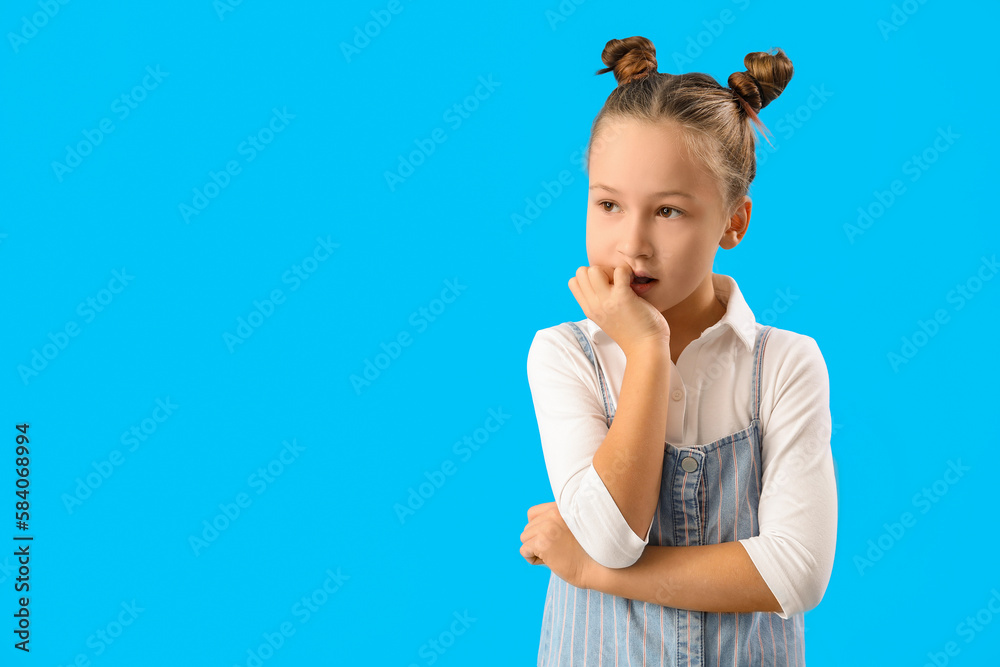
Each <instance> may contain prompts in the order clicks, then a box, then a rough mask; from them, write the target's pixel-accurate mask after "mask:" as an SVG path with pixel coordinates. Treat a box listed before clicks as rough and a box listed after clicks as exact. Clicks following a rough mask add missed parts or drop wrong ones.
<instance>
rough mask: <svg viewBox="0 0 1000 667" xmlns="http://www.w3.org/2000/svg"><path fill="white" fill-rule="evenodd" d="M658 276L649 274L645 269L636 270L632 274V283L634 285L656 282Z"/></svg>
mask: <svg viewBox="0 0 1000 667" xmlns="http://www.w3.org/2000/svg"><path fill="white" fill-rule="evenodd" d="M655 280H656V278H654V277H652V276H650V275H648V274H647V273H646V272H645V271H636V272H634V273H633V274H632V284H633V285H646V284H648V283H651V282H654V281H655Z"/></svg>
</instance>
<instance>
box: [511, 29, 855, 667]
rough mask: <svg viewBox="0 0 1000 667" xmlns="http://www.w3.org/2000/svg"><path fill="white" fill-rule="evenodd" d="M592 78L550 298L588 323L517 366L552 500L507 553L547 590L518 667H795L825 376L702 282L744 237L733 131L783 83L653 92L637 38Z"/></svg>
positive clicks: (812, 346)
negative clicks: (596, 91)
mask: <svg viewBox="0 0 1000 667" xmlns="http://www.w3.org/2000/svg"><path fill="white" fill-rule="evenodd" d="M602 60H603V61H604V63H605V65H607V68H605V69H602V70H598V72H597V73H598V74H602V73H604V72H608V71H613V72H614V76H615V79H616V80H617V81H618V87H617V88H616V89H615V90H614V91H613V92H612V93H611V95H610V96H609V97H608V99H607V101H606V102H605V104H604V108H603V109H601V111H600V113H599V114H598V115H597V118H596V119H595V120H594V124H593V127H592V130H591V140H590V143H589V145H588V149H587V172H588V176H589V181H590V191H589V201H588V207H587V258H588V261H589V262H590V264H591V266H582V267H580V268H579V269H578V270H577V271H576V275H575V276H574V277H573V278H571V279H570V280H569V289H570V291H571V292H572V293H573V296H574V298H575V299H576V300H577V302H578V303H579V304H580V307H581V308H582V309H583V312H584V314H585V315H586V316H587V317H586V319H584V320H581V321H578V322H567V323H564V324H561V325H558V326H553V327H549V328H546V329H542V330H540V331H538V332H537V333H536V334H535V337H534V339H533V340H532V343H531V347H530V349H529V351H528V381H529V385H530V388H531V395H532V400H533V402H534V406H535V413H536V417H537V419H538V430H539V435H540V436H541V441H542V450H543V453H544V459H545V465H546V468H547V470H548V475H549V481H550V482H551V484H552V492H553V496H554V498H555V499H556V500H555V502H549V503H542V504H540V505H535V506H533V507H532V508H531V509H529V510H528V524H527V526H526V527H525V529H524V532H523V533H521V541H522V543H523V544H522V546H521V555H522V556H524V558H526V559H527V560H528V561H529V562H530V563H534V564H544V565H546V566H547V567H548V568H549V569H550V570H551V575H550V578H549V586H548V593H547V595H546V599H545V607H544V611H543V613H542V629H541V644H540V646H539V651H538V664H539V665H584V664H589V665H601V664H605V663H606V664H608V665H612V664H619V661H620V662H621V664H623V665H624V664H633V665H651V664H669V665H691V666H695V665H697V666H701V665H706V666H714V665H722V664H725V665H755V666H756V665H777V664H781V665H804V664H805V648H804V642H803V639H804V637H803V630H804V627H803V614H804V612H806V611H808V610H809V609H812V608H813V607H815V606H816V605H817V604H819V601H820V599H821V598H822V597H823V593H824V592H825V590H826V586H827V583H828V582H829V578H830V573H831V570H832V568H833V555H834V549H835V543H836V526H837V489H836V480H835V476H834V467H833V457H832V454H831V450H830V435H831V419H830V409H829V377H828V375H827V368H826V364H825V361H824V359H823V355H822V354H821V352H820V350H819V347H818V346H817V344H816V341H815V340H814V339H813V338H811V337H809V336H807V335H804V334H799V333H795V332H792V331H788V330H785V329H779V328H776V327H771V326H766V325H762V324H760V323H758V322H757V321H756V320H755V318H754V315H753V313H752V311H751V310H750V308H749V307H748V306H747V304H746V302H745V301H744V299H743V296H742V294H741V293H740V290H739V288H738V287H737V284H736V281H735V280H734V279H733V278H732V277H731V276H726V275H722V274H717V273H713V272H712V266H713V260H714V258H715V252H716V250H717V249H718V248H720V247H721V248H725V249H727V250H728V249H731V248H734V247H736V245H738V244H739V242H740V240H741V239H742V238H743V236H744V235H745V234H746V231H747V226H748V224H749V222H750V210H751V200H750V198H749V197H748V196H747V191H748V189H749V186H750V183H751V182H752V181H753V179H754V176H755V171H756V168H755V153H754V150H755V135H754V131H753V127H752V125H751V123H753V124H755V125H757V127H760V128H763V125H762V124H761V122H760V120H759V119H758V117H757V112H758V111H759V110H760V109H761V108H763V107H765V106H767V104H768V103H769V102H771V101H772V100H774V99H775V98H776V97H777V96H778V95H779V94H780V93H781V92H782V90H783V89H784V88H785V86H786V85H787V84H788V82H789V80H790V79H791V77H792V63H791V61H790V60H789V59H788V57H787V56H786V55H785V53H784V52H783V51H781V50H780V49H776V50H775V52H773V53H763V52H758V53H750V54H749V55H747V56H746V58H745V59H744V65H745V66H746V68H747V69H746V71H744V72H736V73H734V74H732V75H731V76H730V77H729V80H728V83H729V87H728V88H724V87H722V86H721V85H719V84H718V82H716V81H715V80H714V79H713V78H712V77H710V76H708V75H706V74H701V73H689V74H682V75H671V74H666V73H659V72H657V71H656V51H655V49H654V48H653V45H652V43H651V42H650V41H649V40H648V39H646V38H644V37H629V38H628V39H624V40H618V39H612V40H611V41H609V42H608V43H607V46H606V47H605V49H604V52H603V54H602ZM778 295H779V298H782V297H784V298H785V299H786V308H787V303H788V298H789V297H788V296H787V290H778ZM776 310H777V309H776ZM765 349H766V351H767V354H766V355H765Z"/></svg>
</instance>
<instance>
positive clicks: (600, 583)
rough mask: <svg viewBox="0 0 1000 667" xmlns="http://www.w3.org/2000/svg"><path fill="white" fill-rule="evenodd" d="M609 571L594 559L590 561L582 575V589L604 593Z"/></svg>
mask: <svg viewBox="0 0 1000 667" xmlns="http://www.w3.org/2000/svg"><path fill="white" fill-rule="evenodd" d="M607 570H608V568H606V567H604V566H603V565H601V564H600V563H598V562H597V561H596V560H594V559H593V558H591V559H588V561H587V562H586V564H585V565H584V567H583V572H581V573H580V579H581V580H582V585H581V586H580V588H589V589H591V590H595V591H604V590H605V589H604V586H605V583H604V579H605V576H606V575H607Z"/></svg>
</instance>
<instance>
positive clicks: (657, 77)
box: [587, 36, 793, 215]
mask: <svg viewBox="0 0 1000 667" xmlns="http://www.w3.org/2000/svg"><path fill="white" fill-rule="evenodd" d="M772 51H775V52H772V53H765V52H763V51H758V52H754V53H748V54H747V55H746V57H745V58H744V59H743V65H744V66H745V67H746V71H743V72H734V73H732V74H730V75H729V80H728V83H729V87H728V88H724V87H723V86H721V85H720V84H719V83H718V82H717V81H716V80H715V79H714V78H712V77H711V76H709V75H708V74H703V73H701V72H689V73H687V74H676V75H675V74H668V73H666V72H657V71H656V49H655V48H654V47H653V43H652V42H651V41H649V40H648V39H646V38H645V37H639V36H636V37H628V38H626V39H612V40H611V41H609V42H608V43H607V45H606V46H605V47H604V52H603V53H602V54H601V60H602V61H603V62H604V64H605V65H607V67H606V68H604V69H599V70H597V72H596V73H597V74H604V73H605V72H612V71H613V72H614V76H615V79H616V80H617V81H618V87H617V88H615V89H614V90H613V91H611V94H610V95H608V99H607V100H606V101H605V102H604V106H603V107H602V108H601V111H600V112H599V113H598V114H597V118H595V119H594V123H593V126H592V127H591V133H590V134H591V144H588V146H587V162H588V164H589V161H590V148H591V145H592V143H593V140H594V138H595V137H597V135H598V133H599V131H600V130H601V129H602V128H603V127H604V125H605V123H607V122H608V121H612V120H619V119H639V120H643V121H647V122H656V121H662V120H669V121H672V122H675V123H677V124H678V125H680V127H681V128H683V130H685V131H683V132H682V133H681V136H683V137H684V143H685V145H686V147H687V149H688V150H689V151H690V153H691V155H693V156H694V157H696V158H698V159H700V160H701V161H702V163H703V164H704V165H705V166H706V167H707V169H708V170H709V172H710V173H712V174H713V175H714V176H715V177H716V179H717V181H718V182H719V184H720V190H721V191H720V194H721V196H722V199H723V204H724V207H725V208H724V210H725V211H726V212H727V215H728V214H730V213H731V212H732V209H733V207H734V206H735V205H736V202H737V201H738V200H739V199H741V198H742V197H743V196H744V195H745V194H747V191H748V190H749V189H750V183H751V182H753V179H754V176H756V173H757V159H756V154H755V149H756V135H755V134H754V131H753V125H756V126H757V127H758V128H761V129H762V130H763V131H764V132H766V131H767V128H765V127H764V124H763V123H762V122H761V121H760V118H758V116H757V112H758V111H760V110H761V109H763V108H764V107H766V106H767V105H768V104H770V103H771V102H772V101H773V100H774V99H775V98H776V97H778V95H780V94H781V92H782V91H783V90H784V89H785V86H787V85H788V82H789V81H790V80H791V78H792V71H793V70H792V61H791V60H789V58H788V56H786V55H785V52H784V51H782V50H781V49H778V48H775V49H773V50H772ZM751 123H753V125H751ZM765 138H766V136H765ZM769 143H770V142H769Z"/></svg>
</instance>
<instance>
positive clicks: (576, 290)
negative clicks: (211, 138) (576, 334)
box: [567, 276, 590, 317]
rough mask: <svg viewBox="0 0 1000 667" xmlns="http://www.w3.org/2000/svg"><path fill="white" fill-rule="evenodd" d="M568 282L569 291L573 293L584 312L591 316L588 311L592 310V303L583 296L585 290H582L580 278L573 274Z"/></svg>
mask: <svg viewBox="0 0 1000 667" xmlns="http://www.w3.org/2000/svg"><path fill="white" fill-rule="evenodd" d="M567 284H568V285H569V291H570V292H572V293H573V298H574V299H576V302H577V303H578V304H580V309H581V310H583V314H584V315H586V316H587V317H590V313H589V312H588V311H589V310H590V304H589V303H587V300H586V298H585V297H584V296H583V292H582V291H580V280H579V279H578V278H577V277H576V276H573V277H572V278H570V279H569V282H568V283H567Z"/></svg>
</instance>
